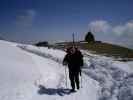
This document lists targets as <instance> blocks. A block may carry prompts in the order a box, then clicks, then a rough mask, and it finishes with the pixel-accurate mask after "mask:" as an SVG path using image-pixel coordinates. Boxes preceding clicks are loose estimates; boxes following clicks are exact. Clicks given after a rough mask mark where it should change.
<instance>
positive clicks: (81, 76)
mask: <svg viewBox="0 0 133 100" xmlns="http://www.w3.org/2000/svg"><path fill="white" fill-rule="evenodd" d="M80 79H81V80H80V82H81V88H83V85H82V74H81V72H80Z"/></svg>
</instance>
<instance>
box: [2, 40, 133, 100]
mask: <svg viewBox="0 0 133 100" xmlns="http://www.w3.org/2000/svg"><path fill="white" fill-rule="evenodd" d="M82 53H83V54H84V62H85V63H84V67H83V70H82V73H83V75H82V86H83V87H82V88H81V89H80V90H79V91H77V92H76V93H70V92H69V90H68V89H70V82H69V78H68V71H67V73H65V66H62V64H61V63H62V60H63V57H64V55H65V52H64V51H61V50H57V49H48V48H43V47H41V48H38V47H34V46H31V45H22V44H17V43H10V42H5V41H0V60H1V62H0V79H1V80H0V100H81V99H82V100H133V62H125V63H124V62H118V61H114V60H113V58H107V57H104V56H99V55H93V54H91V53H89V52H88V51H82ZM88 55H89V56H88ZM66 74H67V77H66ZM66 85H67V88H66Z"/></svg>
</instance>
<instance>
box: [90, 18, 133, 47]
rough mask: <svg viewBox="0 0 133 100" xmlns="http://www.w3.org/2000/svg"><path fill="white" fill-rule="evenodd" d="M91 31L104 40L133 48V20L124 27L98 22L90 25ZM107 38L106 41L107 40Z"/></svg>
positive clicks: (103, 21) (104, 21) (102, 21)
mask: <svg viewBox="0 0 133 100" xmlns="http://www.w3.org/2000/svg"><path fill="white" fill-rule="evenodd" d="M89 29H90V30H91V31H92V32H93V33H94V34H95V35H97V36H100V35H101V37H102V36H103V38H102V39H103V41H104V40H112V41H110V42H114V43H119V44H122V45H124V46H126V45H130V46H131V45H132V47H133V44H132V43H133V20H132V21H129V22H126V23H125V24H123V25H115V26H113V25H111V24H110V23H109V22H108V21H106V20H97V21H93V22H90V23H89ZM105 37H106V39H105Z"/></svg>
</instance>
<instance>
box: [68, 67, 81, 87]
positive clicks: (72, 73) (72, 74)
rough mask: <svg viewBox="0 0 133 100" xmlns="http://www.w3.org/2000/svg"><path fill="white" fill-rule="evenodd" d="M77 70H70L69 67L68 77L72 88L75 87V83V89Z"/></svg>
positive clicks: (77, 80)
mask: <svg viewBox="0 0 133 100" xmlns="http://www.w3.org/2000/svg"><path fill="white" fill-rule="evenodd" d="M79 73H80V71H79V70H70V69H69V79H70V82H71V87H72V89H75V83H76V86H77V89H79Z"/></svg>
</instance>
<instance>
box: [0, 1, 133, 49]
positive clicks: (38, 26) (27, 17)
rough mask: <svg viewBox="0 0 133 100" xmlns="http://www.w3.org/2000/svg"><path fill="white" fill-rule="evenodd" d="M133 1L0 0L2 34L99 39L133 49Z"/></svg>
mask: <svg viewBox="0 0 133 100" xmlns="http://www.w3.org/2000/svg"><path fill="white" fill-rule="evenodd" d="M132 9H133V0H0V36H1V37H3V38H5V39H7V40H12V41H17V42H23V43H34V42H37V41H45V40H46V41H50V42H56V41H57V42H58V41H69V40H72V33H75V39H76V40H77V41H78V40H83V39H84V36H85V34H86V33H87V32H88V31H90V30H91V31H92V32H93V34H94V35H95V38H96V40H101V41H105V42H111V43H116V44H121V45H123V46H128V47H131V48H133V44H132V42H133V13H132Z"/></svg>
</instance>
